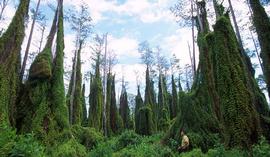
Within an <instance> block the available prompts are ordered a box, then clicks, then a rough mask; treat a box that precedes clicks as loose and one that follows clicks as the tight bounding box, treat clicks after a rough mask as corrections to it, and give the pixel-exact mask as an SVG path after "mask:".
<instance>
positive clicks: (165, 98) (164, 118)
mask: <svg viewBox="0 0 270 157" xmlns="http://www.w3.org/2000/svg"><path fill="white" fill-rule="evenodd" d="M169 99H170V96H169V93H168V91H167V89H166V82H165V78H164V75H163V74H159V81H158V117H157V121H158V124H157V128H158V130H166V129H167V127H168V120H169V118H168V114H169V109H170V105H169V104H170V101H169Z"/></svg>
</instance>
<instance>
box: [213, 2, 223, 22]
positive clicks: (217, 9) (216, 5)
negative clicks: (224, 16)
mask: <svg viewBox="0 0 270 157" xmlns="http://www.w3.org/2000/svg"><path fill="white" fill-rule="evenodd" d="M213 6H214V9H215V14H216V20H217V19H218V18H219V17H220V16H221V15H220V11H219V6H218V2H217V1H216V0H213Z"/></svg>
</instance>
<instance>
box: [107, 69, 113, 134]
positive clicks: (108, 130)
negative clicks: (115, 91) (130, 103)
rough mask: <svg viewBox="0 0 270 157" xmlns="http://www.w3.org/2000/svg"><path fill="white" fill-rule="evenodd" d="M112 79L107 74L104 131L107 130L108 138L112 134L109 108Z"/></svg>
mask: <svg viewBox="0 0 270 157" xmlns="http://www.w3.org/2000/svg"><path fill="white" fill-rule="evenodd" d="M112 79H113V76H112V75H111V74H110V73H108V74H107V89H106V92H107V100H106V117H107V118H106V120H107V122H106V128H107V129H106V130H107V135H108V136H110V135H111V134H112V130H111V126H110V106H111V96H112Z"/></svg>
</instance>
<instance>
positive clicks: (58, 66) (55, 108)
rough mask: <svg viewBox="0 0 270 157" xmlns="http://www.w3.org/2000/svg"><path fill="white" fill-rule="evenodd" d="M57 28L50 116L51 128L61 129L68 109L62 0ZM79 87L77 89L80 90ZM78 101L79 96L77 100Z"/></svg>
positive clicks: (66, 120)
mask: <svg viewBox="0 0 270 157" xmlns="http://www.w3.org/2000/svg"><path fill="white" fill-rule="evenodd" d="M59 3H60V4H59V7H60V9H59V17H58V29H57V31H58V32H57V38H56V52H55V53H56V56H55V58H54V60H53V63H54V64H53V74H52V79H51V82H50V83H51V89H50V91H51V99H52V105H51V106H50V108H51V110H52V117H53V120H54V121H55V123H56V125H57V126H54V128H53V129H55V130H56V131H58V132H59V131H62V130H63V129H66V128H68V127H69V124H68V110H67V107H66V99H65V87H64V78H63V75H64V47H65V45H64V23H63V18H64V17H63V16H64V15H63V1H60V2H59ZM80 90H81V89H79V91H80ZM78 101H80V98H79V100H78Z"/></svg>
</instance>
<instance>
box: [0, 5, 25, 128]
mask: <svg viewBox="0 0 270 157" xmlns="http://www.w3.org/2000/svg"><path fill="white" fill-rule="evenodd" d="M29 2H30V0H21V1H20V4H19V6H18V9H17V11H16V13H15V16H14V17H13V19H12V22H11V23H10V25H9V26H8V29H7V31H6V32H5V33H4V34H3V35H2V36H1V38H0V123H2V122H6V123H7V124H10V123H11V124H12V125H15V114H14V113H15V111H16V99H17V96H18V91H19V86H20V83H19V73H20V69H21V45H22V42H23V39H24V31H25V20H26V18H27V16H28V7H29Z"/></svg>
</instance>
